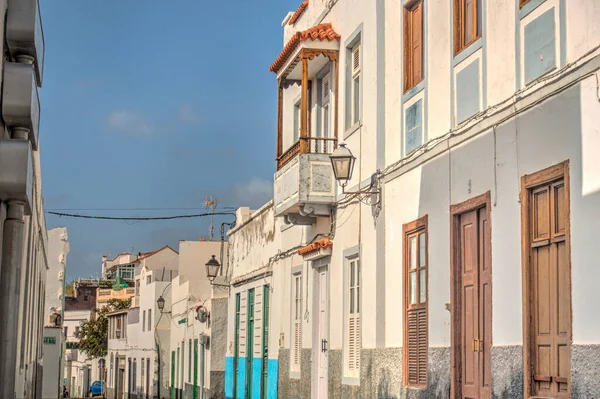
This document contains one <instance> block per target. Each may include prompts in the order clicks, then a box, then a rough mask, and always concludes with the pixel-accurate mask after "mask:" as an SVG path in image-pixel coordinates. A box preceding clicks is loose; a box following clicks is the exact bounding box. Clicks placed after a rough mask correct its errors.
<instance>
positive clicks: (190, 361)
mask: <svg viewBox="0 0 600 399" xmlns="http://www.w3.org/2000/svg"><path fill="white" fill-rule="evenodd" d="M188 382H189V383H190V384H191V383H192V339H191V338H190V339H189V341H188Z"/></svg>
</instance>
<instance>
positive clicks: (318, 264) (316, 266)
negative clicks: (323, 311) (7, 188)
mask: <svg viewBox="0 0 600 399" xmlns="http://www.w3.org/2000/svg"><path fill="white" fill-rule="evenodd" d="M330 264H331V258H330V257H326V258H323V259H319V260H317V261H313V265H312V271H313V288H315V289H313V301H312V302H313V306H312V308H313V314H314V315H318V312H319V293H320V282H319V274H320V273H321V271H322V270H325V272H326V273H327V299H326V302H327V321H326V323H327V351H329V343H330V342H329V338H330V334H329V327H330V325H329V320H330V319H331V317H330V311H331V306H330V305H331V304H330V298H331V293H330V289H329V287H330V284H329V278H330V272H329V271H330V268H329V265H330ZM314 320H315V322H314V323H313V327H312V337H313V338H312V342H313V345H312V352H313V359H315V361H314V362H313V366H312V373H313V375H314V376H315V377H316V378H315V379H313V380H314V381H316V383H315V384H314V385H313V386H312V387H311V391H312V395H311V397H318V395H319V361H318V356H319V351H320V350H321V341H320V340H319V323H318V321H317V320H318V319H317V318H315V319H314ZM328 359H329V358H328ZM327 380H329V364H327ZM328 385H329V384H328ZM327 391H328V392H329V387H328V388H327Z"/></svg>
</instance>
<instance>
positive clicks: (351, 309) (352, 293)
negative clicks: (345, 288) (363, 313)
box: [349, 288, 354, 314]
mask: <svg viewBox="0 0 600 399" xmlns="http://www.w3.org/2000/svg"><path fill="white" fill-rule="evenodd" d="M349 299H350V314H352V313H354V288H350V298H349Z"/></svg>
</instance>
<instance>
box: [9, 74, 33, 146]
mask: <svg viewBox="0 0 600 399" xmlns="http://www.w3.org/2000/svg"><path fill="white" fill-rule="evenodd" d="M3 83H4V87H3V90H2V117H3V118H4V122H5V123H6V124H7V125H8V126H9V127H11V128H23V129H27V130H28V131H29V141H31V147H32V148H33V149H34V150H37V147H38V133H39V126H40V100H39V98H38V91H37V86H36V83H35V76H34V67H33V65H31V64H24V63H19V62H7V63H5V64H4V81H3Z"/></svg>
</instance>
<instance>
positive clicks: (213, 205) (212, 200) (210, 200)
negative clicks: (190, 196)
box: [204, 195, 218, 241]
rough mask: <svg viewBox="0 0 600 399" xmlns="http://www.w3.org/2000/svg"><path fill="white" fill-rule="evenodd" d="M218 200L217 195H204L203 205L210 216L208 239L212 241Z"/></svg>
mask: <svg viewBox="0 0 600 399" xmlns="http://www.w3.org/2000/svg"><path fill="white" fill-rule="evenodd" d="M217 206H218V201H217V197H215V196H212V195H207V196H206V201H204V207H205V208H206V209H208V210H210V212H211V216H210V227H209V228H208V229H209V233H208V240H209V241H213V239H214V231H215V209H217Z"/></svg>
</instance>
